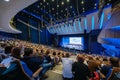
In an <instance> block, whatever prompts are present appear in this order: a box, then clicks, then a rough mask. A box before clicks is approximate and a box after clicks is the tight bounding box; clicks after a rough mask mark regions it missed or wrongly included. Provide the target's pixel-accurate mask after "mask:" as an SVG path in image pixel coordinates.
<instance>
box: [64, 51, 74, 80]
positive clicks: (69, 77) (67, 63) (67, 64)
mask: <svg viewBox="0 0 120 80" xmlns="http://www.w3.org/2000/svg"><path fill="white" fill-rule="evenodd" d="M73 63H74V61H73V60H72V59H71V58H70V54H69V53H66V54H65V57H64V58H62V65H63V70H62V71H63V73H62V75H63V80H73V74H72V64H73Z"/></svg>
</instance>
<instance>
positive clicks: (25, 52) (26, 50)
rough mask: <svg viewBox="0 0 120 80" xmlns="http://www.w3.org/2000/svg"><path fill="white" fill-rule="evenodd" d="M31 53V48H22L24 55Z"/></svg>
mask: <svg viewBox="0 0 120 80" xmlns="http://www.w3.org/2000/svg"><path fill="white" fill-rule="evenodd" d="M32 53H33V49H32V48H25V49H24V56H30V55H31V54H32Z"/></svg>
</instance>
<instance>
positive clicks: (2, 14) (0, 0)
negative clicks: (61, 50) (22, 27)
mask: <svg viewBox="0 0 120 80" xmlns="http://www.w3.org/2000/svg"><path fill="white" fill-rule="evenodd" d="M35 1H37V0H10V1H9V2H5V1H4V0H0V31H4V32H8V33H21V31H19V30H17V29H14V28H13V27H11V26H10V24H9V22H10V20H11V18H13V17H14V16H15V15H16V14H17V13H18V12H19V11H20V10H22V9H24V8H25V7H27V6H29V5H30V4H32V3H34V2H35Z"/></svg>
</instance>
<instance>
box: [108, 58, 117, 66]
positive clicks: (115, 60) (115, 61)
mask: <svg viewBox="0 0 120 80" xmlns="http://www.w3.org/2000/svg"><path fill="white" fill-rule="evenodd" d="M110 63H111V65H112V66H113V67H119V58H116V57H111V58H110Z"/></svg>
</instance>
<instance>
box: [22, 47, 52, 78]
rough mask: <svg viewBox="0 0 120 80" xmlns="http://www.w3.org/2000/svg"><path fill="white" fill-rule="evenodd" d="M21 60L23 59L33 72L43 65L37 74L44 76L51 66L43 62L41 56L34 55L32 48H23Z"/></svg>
mask: <svg viewBox="0 0 120 80" xmlns="http://www.w3.org/2000/svg"><path fill="white" fill-rule="evenodd" d="M21 60H22V61H24V62H25V63H26V64H27V65H28V67H29V68H30V69H31V70H32V71H33V72H35V71H36V70H37V69H38V68H40V67H43V69H42V71H41V73H40V75H39V76H44V74H45V73H46V71H47V70H48V69H49V67H51V63H50V64H49V63H44V62H43V58H40V57H39V56H36V55H34V51H33V49H32V48H25V49H24V56H23V58H22V59H21Z"/></svg>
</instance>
